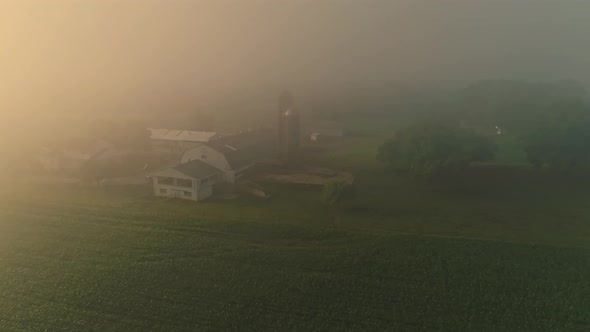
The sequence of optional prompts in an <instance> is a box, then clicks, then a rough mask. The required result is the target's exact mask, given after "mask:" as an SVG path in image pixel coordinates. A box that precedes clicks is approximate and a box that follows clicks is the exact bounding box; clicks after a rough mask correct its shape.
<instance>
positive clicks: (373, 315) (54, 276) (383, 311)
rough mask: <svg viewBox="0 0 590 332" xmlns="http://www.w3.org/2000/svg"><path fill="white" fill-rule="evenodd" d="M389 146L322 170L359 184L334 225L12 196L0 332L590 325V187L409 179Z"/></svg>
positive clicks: (133, 193)
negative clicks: (384, 156) (381, 158)
mask: <svg viewBox="0 0 590 332" xmlns="http://www.w3.org/2000/svg"><path fill="white" fill-rule="evenodd" d="M378 142H379V139H377V138H370V137H367V138H357V139H354V140H351V141H348V142H347V144H345V145H339V146H333V147H332V149H330V150H327V151H329V152H326V153H325V154H323V155H321V156H320V157H318V159H317V162H318V163H321V164H324V165H328V166H340V168H346V169H350V170H353V171H355V174H356V175H357V183H356V189H355V195H354V196H352V197H348V198H347V199H345V200H344V201H343V202H342V205H341V206H340V213H339V216H338V220H337V223H336V224H334V223H333V222H331V218H330V215H329V213H327V211H326V209H325V207H323V206H322V204H321V202H320V193H319V192H318V191H317V190H314V189H311V188H292V187H286V186H278V185H264V186H265V189H266V190H267V191H268V192H269V193H270V194H271V195H272V197H271V198H270V199H269V200H258V199H253V198H252V199H249V198H241V199H239V200H237V201H222V200H211V201H207V202H203V203H198V204H194V203H190V202H183V201H166V200H160V199H155V198H153V197H151V195H150V194H149V191H147V190H146V188H124V189H121V188H119V189H112V188H111V189H96V188H80V187H75V186H65V185H64V186H56V185H52V186H47V185H45V186H41V185H21V186H18V187H17V186H16V184H14V185H11V184H10V183H9V185H7V186H5V187H4V188H3V189H2V190H0V330H2V331H13V330H14V331H21V330H22V331H31V330H33V331H36V330H49V331H85V330H97V331H103V330H116V331H143V330H163V331H170V330H198V331H202V330H254V331H260V330H302V331H311V330H362V331H375V330H401V331H407V330H452V331H462V330H472V331H506V330H510V331H577V330H579V331H584V330H588V329H589V328H590V283H588V280H590V204H588V202H590V189H588V188H590V187H589V186H588V184H590V182H588V181H587V180H581V179H579V178H568V177H564V176H559V175H555V174H548V173H539V172H535V171H533V170H531V169H529V168H527V167H521V166H519V167H508V166H504V167H496V166H489V165H488V166H486V165H484V166H480V167H474V168H473V169H471V170H470V171H469V172H466V173H464V174H461V176H459V177H452V178H445V179H439V180H436V181H428V182H427V181H418V180H412V179H408V178H406V177H405V176H403V175H396V174H395V173H393V172H392V171H390V170H388V169H386V168H384V167H382V166H381V165H379V164H378V163H376V161H375V158H374V152H375V151H376V148H377V144H378ZM16 188H18V189H16Z"/></svg>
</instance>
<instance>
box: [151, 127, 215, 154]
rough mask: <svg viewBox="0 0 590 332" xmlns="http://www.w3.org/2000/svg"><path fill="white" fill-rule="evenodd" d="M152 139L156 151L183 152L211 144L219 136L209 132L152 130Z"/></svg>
mask: <svg viewBox="0 0 590 332" xmlns="http://www.w3.org/2000/svg"><path fill="white" fill-rule="evenodd" d="M149 131H150V138H151V140H152V146H153V147H154V148H155V149H160V150H167V151H177V152H182V151H185V150H187V149H190V148H193V147H195V146H198V145H200V144H202V143H207V142H211V141H213V140H215V139H217V138H219V136H218V135H217V133H214V132H208V131H191V130H170V129H153V128H150V129H149Z"/></svg>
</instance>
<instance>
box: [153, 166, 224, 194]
mask: <svg viewBox="0 0 590 332" xmlns="http://www.w3.org/2000/svg"><path fill="white" fill-rule="evenodd" d="M151 176H152V182H153V185H154V195H156V196H159V197H172V198H182V199H188V200H193V201H201V200H204V199H206V198H209V197H211V195H213V185H214V184H215V183H216V182H218V181H219V180H220V177H221V171H220V170H218V169H217V168H215V167H212V166H210V165H208V164H206V163H204V162H201V161H199V160H193V161H190V162H187V163H183V164H179V165H176V166H174V167H170V168H166V169H163V170H160V171H156V172H153V173H152V174H151Z"/></svg>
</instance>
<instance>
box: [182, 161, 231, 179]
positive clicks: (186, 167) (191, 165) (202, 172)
mask: <svg viewBox="0 0 590 332" xmlns="http://www.w3.org/2000/svg"><path fill="white" fill-rule="evenodd" d="M173 169H175V170H177V171H179V172H180V173H182V174H185V175H187V176H190V177H191V178H193V179H201V178H204V177H208V176H210V175H214V174H217V173H221V171H220V170H218V169H217V168H215V167H213V166H211V165H209V164H206V163H204V162H202V161H200V160H192V161H189V162H186V163H183V164H179V165H176V166H174V167H173Z"/></svg>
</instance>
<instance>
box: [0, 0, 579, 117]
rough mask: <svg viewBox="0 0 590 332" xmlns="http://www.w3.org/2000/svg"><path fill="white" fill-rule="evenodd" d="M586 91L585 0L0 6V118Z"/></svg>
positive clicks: (8, 0)
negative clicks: (327, 97) (232, 97)
mask: <svg viewBox="0 0 590 332" xmlns="http://www.w3.org/2000/svg"><path fill="white" fill-rule="evenodd" d="M506 77H511V78H512V77H513V78H524V79H531V80H552V79H564V78H571V79H576V80H580V81H582V82H584V83H585V84H588V83H590V1H588V0H382V1H379V0H348V1H347V0H323V1H322V0H313V1H305V0H292V1H288V0H234V1H224V0H210V1H205V0H192V1H191V0H34V1H33V0H0V111H1V112H3V113H4V114H8V113H14V112H15V110H18V111H19V114H21V116H25V115H23V114H31V113H30V112H35V114H36V115H40V114H42V113H43V114H50V113H51V114H54V113H53V112H60V111H64V110H70V111H71V110H76V111H82V110H93V111H99V110H105V109H121V110H125V109H141V108H144V107H152V108H153V107H166V106H167V105H170V103H171V102H172V101H177V100H183V101H184V102H186V103H188V104H190V103H193V102H194V103H198V102H199V100H200V99H199V98H201V97H200V96H207V95H208V94H213V93H215V92H218V91H240V90H247V89H257V88H268V89H277V90H279V89H282V88H286V87H288V88H291V89H292V90H295V91H298V90H301V91H304V90H305V91H311V90H317V91H322V89H328V88H330V89H338V88H340V87H345V86H347V85H362V86H371V85H372V84H380V83H382V82H386V81H400V82H409V83H412V84H413V83H430V82H435V83H438V84H441V83H447V82H448V83H457V82H459V83H460V82H466V81H469V80H476V79H483V78H506Z"/></svg>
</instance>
